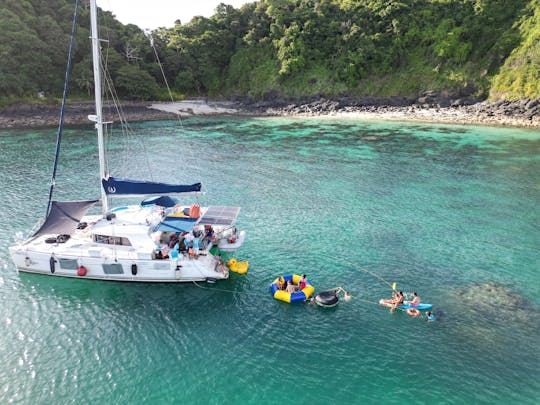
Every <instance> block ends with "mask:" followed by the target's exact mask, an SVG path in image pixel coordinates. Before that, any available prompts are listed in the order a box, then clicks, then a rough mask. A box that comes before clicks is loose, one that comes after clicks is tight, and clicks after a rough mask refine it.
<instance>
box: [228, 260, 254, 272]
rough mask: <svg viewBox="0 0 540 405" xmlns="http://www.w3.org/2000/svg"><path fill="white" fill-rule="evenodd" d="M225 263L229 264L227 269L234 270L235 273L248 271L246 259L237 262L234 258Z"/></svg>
mask: <svg viewBox="0 0 540 405" xmlns="http://www.w3.org/2000/svg"><path fill="white" fill-rule="evenodd" d="M227 264H228V265H229V269H230V270H231V271H234V272H235V273H238V274H246V273H247V271H248V267H249V262H248V261H245V262H239V261H238V260H236V259H234V258H233V259H230V260H229V261H228V262H227Z"/></svg>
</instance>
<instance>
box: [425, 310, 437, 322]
mask: <svg viewBox="0 0 540 405" xmlns="http://www.w3.org/2000/svg"><path fill="white" fill-rule="evenodd" d="M426 318H427V321H428V322H432V321H434V320H435V315H433V314H432V313H431V311H426Z"/></svg>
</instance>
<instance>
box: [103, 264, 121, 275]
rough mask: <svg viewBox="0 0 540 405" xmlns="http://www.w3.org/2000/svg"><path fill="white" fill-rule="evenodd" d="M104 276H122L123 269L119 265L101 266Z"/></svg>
mask: <svg viewBox="0 0 540 405" xmlns="http://www.w3.org/2000/svg"><path fill="white" fill-rule="evenodd" d="M102 266H103V272H104V273H105V274H124V269H123V268H122V265H121V264H120V263H111V264H103V265H102Z"/></svg>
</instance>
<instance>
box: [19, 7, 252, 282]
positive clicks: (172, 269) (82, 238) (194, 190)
mask: <svg viewBox="0 0 540 405" xmlns="http://www.w3.org/2000/svg"><path fill="white" fill-rule="evenodd" d="M76 14H77V9H75V13H74V26H75V22H76ZM90 22H91V41H92V57H93V69H94V89H95V108H96V113H95V115H90V116H89V117H88V118H89V119H90V120H91V121H93V122H94V123H95V128H96V132H97V141H98V149H99V171H100V178H101V184H100V185H99V188H100V193H101V198H100V199H99V200H98V199H95V200H85V201H53V200H52V193H53V188H54V185H55V181H54V178H55V177H54V176H55V173H56V167H57V165H56V163H57V159H58V148H59V142H57V154H56V158H55V165H54V169H53V176H52V180H51V186H50V192H49V202H48V208H47V216H46V218H45V221H44V222H43V223H42V224H41V226H40V227H39V229H37V231H35V232H33V233H32V234H31V235H30V236H29V237H27V238H23V237H20V236H19V237H18V238H17V241H16V244H15V245H14V246H11V247H10V248H9V252H10V255H11V257H12V259H13V262H14V263H15V266H16V267H17V269H18V270H19V271H22V272H28V273H38V274H46V275H53V276H62V277H78V278H86V279H98V280H112V281H135V282H192V281H208V282H215V281H216V280H220V279H226V278H228V275H229V274H228V271H227V269H226V266H224V265H223V259H222V258H221V252H234V251H236V250H237V249H238V248H240V247H241V246H242V244H243V243H244V240H245V237H246V232H245V231H240V232H238V230H237V228H236V226H235V222H236V219H237V217H238V214H239V212H240V208H239V207H228V206H208V207H200V206H199V205H198V204H196V203H189V204H182V203H180V200H179V197H182V198H184V197H187V196H191V197H197V196H199V195H201V194H203V192H202V184H201V183H194V184H190V185H178V184H167V183H156V182H148V181H138V180H129V179H123V178H118V177H113V176H111V175H110V173H109V172H108V170H107V164H106V162H107V156H106V151H105V147H104V141H103V138H104V135H103V134H104V127H105V126H106V125H107V123H106V122H104V119H103V113H102V94H101V93H102V92H101V67H100V66H101V64H100V54H101V51H100V39H99V36H98V21H97V6H96V1H95V0H91V1H90ZM73 32H74V30H73ZM73 37H74V35H72V42H71V44H70V55H71V49H72V44H73ZM69 65H70V57H68V68H67V69H68V72H69ZM66 81H67V78H66ZM66 89H67V86H66V85H65V86H64V100H65V96H66ZM64 102H65V101H64ZM63 106H64V104H63ZM60 120H61V123H60V126H59V136H60V135H61V127H62V122H63V108H62V112H61V119H60ZM96 189H97V187H96ZM137 196H139V197H141V196H144V199H143V200H142V202H141V203H140V204H136V205H127V206H119V207H114V208H110V207H109V199H110V198H113V197H137ZM99 202H100V203H101V206H102V212H101V214H93V215H90V214H88V212H89V211H90V209H91V208H92V207H93V206H94V205H96V204H98V203H99Z"/></svg>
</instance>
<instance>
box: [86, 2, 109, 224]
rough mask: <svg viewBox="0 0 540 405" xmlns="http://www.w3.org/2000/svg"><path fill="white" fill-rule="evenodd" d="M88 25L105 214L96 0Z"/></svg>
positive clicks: (104, 200)
mask: <svg viewBox="0 0 540 405" xmlns="http://www.w3.org/2000/svg"><path fill="white" fill-rule="evenodd" d="M90 25H91V29H92V60H93V62H94V63H93V64H94V93H95V99H96V116H95V117H92V118H91V119H92V121H94V118H95V123H96V129H97V136H98V151H99V177H100V178H99V184H100V186H99V188H100V190H101V204H102V207H103V214H104V215H105V214H106V213H107V211H108V210H109V203H108V200H107V194H106V193H105V190H104V189H103V186H102V184H101V180H102V179H104V178H105V176H106V175H107V173H106V168H105V146H104V142H103V111H102V100H101V63H100V61H101V58H100V43H99V33H98V25H97V6H96V0H90Z"/></svg>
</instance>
